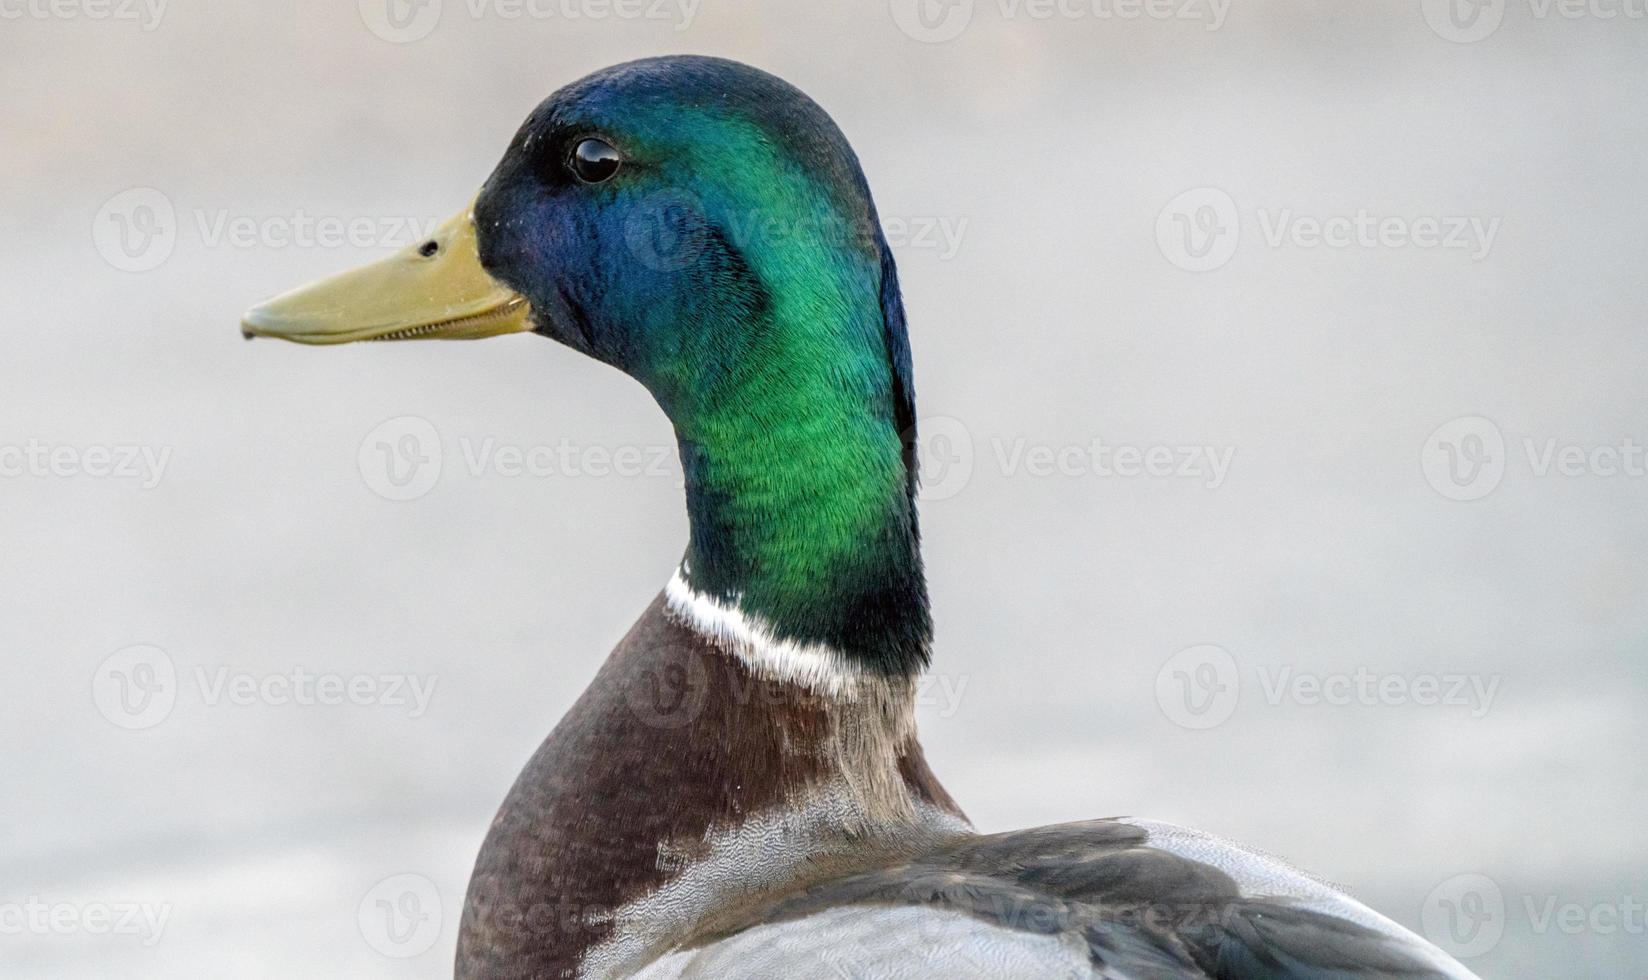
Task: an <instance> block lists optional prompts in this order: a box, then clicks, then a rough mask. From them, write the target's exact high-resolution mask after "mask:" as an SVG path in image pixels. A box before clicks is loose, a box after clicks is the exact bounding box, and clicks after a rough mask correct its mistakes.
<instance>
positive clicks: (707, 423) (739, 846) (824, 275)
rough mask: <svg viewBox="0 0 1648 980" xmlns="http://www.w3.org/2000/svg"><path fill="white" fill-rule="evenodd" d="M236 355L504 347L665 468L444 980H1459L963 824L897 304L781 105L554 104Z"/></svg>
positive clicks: (1307, 886)
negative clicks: (524, 337) (628, 572)
mask: <svg viewBox="0 0 1648 980" xmlns="http://www.w3.org/2000/svg"><path fill="white" fill-rule="evenodd" d="M242 329H243V331H244V333H245V334H246V335H247V336H248V337H253V336H262V337H280V338H284V339H287V340H292V341H299V342H302V343H308V344H339V343H346V342H350V341H362V340H398V339H436V338H438V339H473V338H480V337H492V336H497V335H501V334H510V333H517V332H533V333H537V334H540V335H542V336H545V337H549V338H551V339H553V340H556V341H559V342H560V343H562V344H564V345H566V346H568V347H571V348H573V349H575V350H578V351H581V352H582V353H584V354H587V355H589V356H591V357H594V358H597V359H599V360H601V361H604V362H606V363H608V364H611V365H612V366H614V367H616V368H618V369H619V370H622V371H624V372H626V373H628V374H629V375H630V376H632V377H633V378H635V379H636V380H637V381H639V382H640V383H641V384H642V385H643V386H644V387H645V388H646V389H647V390H648V391H649V392H651V394H652V395H653V397H654V398H655V399H656V400H657V402H658V404H659V406H660V407H662V408H663V410H664V412H665V413H666V414H667V415H668V417H669V420H670V422H671V423H672V424H673V426H674V429H675V433H676V435H677V438H678V441H679V446H680V453H681V459H682V463H683V467H684V471H685V474H686V504H687V511H688V515H689V518H690V524H691V532H690V536H689V540H688V542H687V546H686V552H685V556H684V558H683V559H682V561H681V563H680V566H679V568H678V569H677V570H676V571H675V573H674V575H673V577H672V578H671V579H670V580H669V582H668V583H667V584H666V585H665V586H664V588H663V591H662V592H661V594H660V595H659V596H658V598H657V599H656V600H655V601H654V602H653V603H652V604H651V606H650V607H649V608H648V609H647V610H646V611H645V612H644V613H642V614H641V618H640V620H639V621H638V622H637V623H636V624H635V625H634V627H633V628H632V629H631V630H630V632H629V634H628V635H627V636H626V637H625V639H624V640H623V641H622V642H621V643H619V645H618V647H617V649H616V650H614V651H613V653H612V654H611V656H610V657H609V658H608V660H607V661H606V664H605V666H603V667H602V668H601V670H600V672H599V674H598V675H597V676H596V677H595V679H594V681H593V682H592V683H591V684H590V686H589V688H588V690H586V691H585V692H584V694H583V695H582V697H581V698H580V699H579V700H578V702H577V703H576V705H575V706H574V707H573V708H572V710H571V711H570V712H568V714H567V715H566V717H565V718H563V719H562V720H561V722H560V724H559V725H557V726H556V728H555V729H554V731H553V732H552V733H551V734H550V735H549V737H548V739H547V740H546V741H545V742H544V743H543V746H542V747H541V748H540V749H539V750H538V752H537V753H536V755H534V756H533V758H532V760H531V761H530V763H528V765H527V767H526V769H525V771H524V772H522V773H521V775H520V777H519V779H518V781H517V782H516V784H515V786H514V788H513V789H512V790H511V791H510V793H509V796H508V798H507V799H505V801H504V803H503V806H502V809H501V810H500V811H499V812H498V816H497V819H496V820H495V821H494V823H493V825H492V828H491V832H490V833H489V834H488V836H487V838H486V841H485V843H484V845H483V846H482V847H481V850H480V855H479V857H478V859H477V861H476V864H475V871H474V876H473V878H472V880H471V882H470V886H469V892H468V897H467V901H466V904H465V907H464V911H463V917H462V924H461V927H460V930H459V937H458V954H457V976H459V977H461V978H489V980H515V978H520V980H525V978H545V977H569V978H581V980H597V978H601V980H606V978H619V977H636V978H646V980H666V978H677V980H685V978H715V980H741V978H742V980H757V978H759V980H778V978H783V980H795V978H823V977H856V978H887V980H894V978H898V980H904V978H943V980H966V978H991V980H1003V978H1037V980H1042V978H1049V977H1068V978H1101V977H1102V978H1117V980H1120V978H1128V980H1147V978H1149V980H1160V978H1203V980H1205V978H1230V980H1257V978H1281V977H1293V978H1329V977H1334V978H1352V977H1356V978H1375V977H1380V978H1398V977H1400V978H1467V977H1471V974H1470V973H1469V972H1468V971H1467V970H1465V969H1464V968H1463V967H1461V966H1460V965H1458V964H1457V963H1455V962H1454V961H1453V960H1452V959H1450V958H1449V957H1447V956H1446V955H1444V954H1443V953H1442V952H1440V951H1439V950H1438V949H1436V948H1435V947H1433V946H1431V945H1430V944H1429V943H1427V942H1425V941H1424V940H1422V939H1420V938H1419V937H1417V936H1415V935H1413V934H1412V933H1410V932H1408V931H1406V930H1404V929H1402V928H1400V927H1399V926H1397V925H1396V924H1394V923H1393V922H1391V921H1390V920H1388V919H1386V918H1384V917H1383V916H1381V915H1379V914H1378V913H1375V912H1373V911H1371V910H1370V909H1368V908H1366V907H1364V906H1363V905H1361V904H1358V903H1357V902H1355V901H1353V900H1351V899H1350V898H1348V897H1346V896H1344V895H1342V894H1340V893H1338V892H1337V891H1335V890H1333V889H1332V888H1330V887H1328V886H1326V885H1324V884H1321V883H1319V882H1318V881H1317V880H1316V879H1314V878H1311V877H1309V876H1307V875H1305V874H1303V873H1301V872H1298V871H1296V870H1294V869H1293V868H1291V867H1289V866H1287V865H1285V864H1283V863H1282V862H1280V861H1277V860H1275V859H1272V858H1269V857H1266V856H1263V855H1260V854H1257V853H1254V852H1252V851H1249V850H1245V849H1243V848H1241V847H1238V846H1236V845H1233V844H1230V843H1227V842H1224V841H1222V840H1218V839H1216V838H1213V837H1211V836H1208V835H1205V834H1201V833H1197V832H1195V831H1190V830H1183V829H1179V828H1176V827H1172V826H1167V825H1164V824H1160V823H1154V822H1150V821H1145V820H1137V819H1129V818H1117V819H1106V820H1093V821H1087V822H1083V823H1071V824H1063V825H1060V826H1052V827H1041V828H1037V829H1033V830H1022V831H1016V832H1011V833H1000V834H980V833H977V832H976V831H975V830H974V828H973V827H972V826H971V824H970V823H969V822H968V820H967V818H966V816H965V815H964V814H963V811H962V809H961V808H960V807H959V806H958V805H957V803H956V801H955V800H954V799H952V798H951V796H950V794H949V793H947V792H946V791H945V789H944V787H943V786H942V785H941V784H940V782H939V780H938V779H937V778H936V777H935V776H934V774H933V772H932V770H931V769H930V768H929V767H928V765H927V762H926V761H925V759H924V758H923V755H922V748H921V744H920V743H919V742H918V741H917V738H916V726H915V722H914V719H913V702H914V696H913V695H914V690H915V683H916V679H917V677H918V676H919V675H920V674H921V672H922V671H923V670H924V669H925V668H926V667H927V666H928V661H929V656H930V649H931V638H932V623H931V618H930V616H929V611H928V600H927V589H926V585H925V581H924V576H923V570H922V559H921V549H920V534H919V532H918V528H917V521H916V505H915V493H916V489H917V474H916V469H917V454H916V452H915V450H914V446H915V442H914V438H915V420H916V412H915V393H914V388H913V386H912V384H911V366H910V345H909V340H908V337H907V334H906V331H905V312H904V306H903V302H902V300H901V298H900V292H899V284H898V274H897V271H896V269H895V267H894V263H893V257H892V254H891V253H890V252H889V250H888V247H887V244H886V241H885V240H884V238H883V236H882V233H881V229H880V224H879V222H878V219H877V216H876V209H875V205H874V203H873V202H872V200H871V196H870V190H869V187H868V185H867V184H866V182H865V178H864V176H863V173H862V172H861V170H860V168H859V164H858V160H857V158H856V157H855V155H854V153H853V151H852V149H851V148H850V147H849V146H848V144H847V141H846V139H845V138H844V137H843V136H842V134H841V132H840V130H839V129H837V127H836V125H835V123H834V122H833V121H832V120H831V119H830V117H829V116H828V115H827V114H826V113H825V112H824V110H823V109H821V108H820V107H819V106H818V105H817V104H815V103H814V102H813V101H812V100H811V99H809V98H808V97H807V96H805V95H804V94H802V93H801V92H800V91H798V90H797V89H795V88H793V87H792V86H790V85H789V84H787V83H786V82H784V81H782V80H780V79H778V78H776V77H774V76H772V75H769V74H766V73H765V72H761V71H758V70H756V69H753V68H750V67H747V66H745V65H741V64H737V63H735V62H730V61H724V60H719V59H714V58H701V57H672V58H657V59H650V60H645V61H637V62H633V63H630V64H624V65H619V66H617V67H613V68H609V69H606V70H604V71H600V72H597V73H595V74H593V75H590V76H589V77H587V78H585V79H583V80H581V81H578V82H575V83H573V84H572V85H569V86H568V87H566V88H563V89H561V90H560V91H559V92H556V93H555V94H554V95H552V96H550V97H549V99H547V100H546V101H545V102H544V103H543V104H542V105H540V106H539V107H538V108H537V110H536V111H534V112H533V113H532V115H531V116H530V117H529V118H528V119H527V121H526V123H525V124H524V125H523V126H522V127H521V129H520V131H519V132H518V133H517V134H516V136H515V138H514V141H513V142H512V143H511V144H510V145H509V148H508V151H507V152H506V153H505V154H504V157H503V161H502V162H501V163H500V164H499V165H498V167H497V169H496V170H495V171H494V172H493V174H492V176H491V177H490V179H488V180H487V182H486V184H485V185H484V186H483V187H482V189H481V191H480V193H479V195H478V196H477V197H476V198H475V199H474V201H473V202H472V203H471V205H470V206H469V207H468V208H465V209H464V210H463V211H462V212H461V213H460V214H459V215H458V216H457V217H455V218H453V219H452V220H451V221H449V222H447V223H446V224H445V225H444V226H442V227H441V228H440V230H439V231H438V233H437V234H436V235H435V236H434V237H432V238H431V239H429V240H428V241H426V242H422V243H420V244H418V245H416V246H414V247H412V248H409V249H407V250H406V251H405V252H402V253H400V254H396V255H394V256H392V257H390V258H388V259H386V260H384V261H383V262H381V263H379V264H376V265H373V266H369V267H367V268H364V269H359V270H356V271H353V272H348V273H344V274H343V275H340V276H337V277H334V278H332V279H329V280H325V281H322V282H320V283H317V284H315V285H313V286H309V287H307V288H304V289H300V290H297V291H295V292H292V293H288V294H286V295H284V296H281V297H279V298H276V299H274V300H271V301H269V302H268V303H265V304H264V305H261V306H258V307H256V308H255V309H253V310H251V311H250V312H249V313H247V314H246V316H245V319H244V322H243V324H242Z"/></svg>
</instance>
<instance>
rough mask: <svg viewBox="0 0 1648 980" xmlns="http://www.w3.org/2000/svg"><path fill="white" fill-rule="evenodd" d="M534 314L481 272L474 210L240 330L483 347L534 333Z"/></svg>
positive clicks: (264, 308) (288, 297)
mask: <svg viewBox="0 0 1648 980" xmlns="http://www.w3.org/2000/svg"><path fill="white" fill-rule="evenodd" d="M530 313H531V307H530V306H529V305H528V303H527V301H526V298H525V297H523V296H521V295H520V294H519V293H517V292H515V291H514V290H512V289H510V288H509V287H507V286H505V285H503V284H502V283H500V282H498V281H497V280H496V279H493V278H492V276H490V275H489V274H487V271H486V270H485V269H484V268H482V267H481V257H480V249H479V247H478V245H477V244H476V240H475V216H474V209H473V205H472V206H471V207H469V208H465V209H464V210H463V212H462V213H461V214H459V215H458V216H456V217H454V218H452V219H450V220H449V221H447V222H446V223H444V224H442V225H441V226H440V228H439V229H437V230H436V232H435V234H434V237H432V238H430V239H428V240H426V241H422V242H419V243H418V244H416V245H413V246H410V247H408V248H406V249H403V250H402V251H399V252H396V253H395V254H394V255H391V256H390V257H388V258H386V259H384V260H382V261H380V262H374V263H372V264H371V265H368V266H362V267H361V268H359V269H352V270H350V271H349V272H344V273H341V274H339V275H335V276H332V277H330V278H328V279H322V280H321V281H319V282H316V283H311V284H310V285H307V286H303V287H301V288H298V289H294V290H292V291H291V292H289V293H285V294H283V295H280V296H277V297H275V298H274V299H272V300H269V301H268V302H266V303H263V304H261V305H259V306H256V307H253V308H252V309H250V310H248V311H247V312H246V315H245V317H244V318H243V319H242V320H241V327H240V329H241V333H243V334H245V335H246V337H247V339H251V338H252V337H279V338H281V339H282V340H291V341H295V342H297V343H300V344H348V343H352V342H354V341H357V340H479V339H481V338H483V337H497V336H499V335H501V334H506V333H523V332H525V331H528V330H531V329H532V325H531V323H530V322H529V315H530Z"/></svg>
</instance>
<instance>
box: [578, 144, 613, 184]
mask: <svg viewBox="0 0 1648 980" xmlns="http://www.w3.org/2000/svg"><path fill="white" fill-rule="evenodd" d="M623 162H624V161H623V158H622V157H620V156H619V155H618V151H617V150H615V149H613V148H612V144H610V143H608V142H606V141H605V140H597V139H588V140H584V141H583V142H582V143H579V144H578V146H577V148H576V149H574V150H573V151H572V172H573V173H575V174H577V175H578V179H579V180H581V181H583V182H584V183H586V184H599V183H601V182H602V181H604V180H609V179H611V177H612V175H613V174H615V173H617V172H618V167H619V165H620V164H622V163H623Z"/></svg>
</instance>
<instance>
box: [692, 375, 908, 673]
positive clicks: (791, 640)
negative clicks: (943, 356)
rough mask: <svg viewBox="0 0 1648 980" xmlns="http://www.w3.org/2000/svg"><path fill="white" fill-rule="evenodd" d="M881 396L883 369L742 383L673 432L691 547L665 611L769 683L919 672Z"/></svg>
mask: <svg viewBox="0 0 1648 980" xmlns="http://www.w3.org/2000/svg"><path fill="white" fill-rule="evenodd" d="M768 363H779V364H795V363H796V361H795V360H794V359H786V358H784V357H777V358H774V359H773V360H770V361H768ZM894 384H895V382H894V380H893V378H892V376H891V372H890V371H888V369H887V368H886V366H885V358H884V357H883V358H882V364H881V365H880V366H879V367H877V366H876V365H874V364H866V365H864V366H863V368H862V370H858V371H855V370H854V366H853V363H852V361H851V360H850V359H846V358H825V359H823V360H821V361H820V362H819V367H818V369H817V370H808V369H806V368H805V367H801V368H792V369H790V370H780V371H769V372H766V373H764V374H763V375H762V376H760V377H757V378H751V379H745V381H744V383H743V384H741V385H740V386H739V388H738V390H737V392H736V395H735V396H734V397H731V398H727V399H724V400H721V401H719V402H717V403H716V404H714V405H712V406H711V407H709V408H708V409H707V410H704V411H701V412H700V413H697V414H696V415H695V417H694V418H693V420H692V421H691V423H690V424H687V425H682V424H680V423H677V426H676V429H677V436H678V438H679V442H680V451H681V460H682V464H683V469H684V472H685V476H686V497H687V513H688V516H689V520H690V522H691V538H690V542H689V545H688V547H687V552H686V558H685V561H684V562H683V564H682V567H681V571H680V573H679V574H678V575H677V579H676V582H675V583H674V584H673V586H672V590H671V599H672V605H673V606H674V607H675V610H676V611H677V612H678V613H683V614H685V615H686V618H687V619H688V620H689V621H691V622H692V623H693V624H694V625H697V626H700V627H702V628H703V629H704V630H705V631H706V632H708V633H710V634H711V635H712V636H714V637H717V638H720V639H723V640H730V641H732V642H733V643H735V644H737V645H739V646H740V647H741V648H742V649H741V652H745V653H749V654H751V655H752V656H754V657H756V658H757V659H763V658H764V660H765V664H764V666H766V667H767V668H769V669H770V671H771V672H773V673H776V674H778V675H780V679H792V680H793V679H799V680H802V681H804V682H805V681H807V680H808V679H809V677H810V678H811V680H813V681H818V680H820V679H824V680H826V681H831V680H832V679H834V677H835V675H841V676H847V677H851V676H865V675H868V676H876V677H882V678H886V677H910V676H913V675H915V674H916V673H918V672H919V671H920V670H921V669H922V668H924V667H925V666H926V663H927V659H928V648H929V644H930V640H931V622H930V617H929V613H928V601H927V589H926V582H925V578H924V575H923V571H922V564H921V545H920V533H919V529H918V526H917V518H916V509H915V503H914V500H913V475H912V473H911V467H912V466H913V460H910V459H908V458H907V450H906V443H905V438H906V433H905V432H903V431H901V427H900V425H899V424H898V420H899V417H900V414H901V413H900V412H899V411H898V410H896V408H895V405H894V402H895V400H896V399H897V398H898V395H897V393H896V392H895V391H894ZM797 671H799V672H800V673H801V674H803V675H806V676H801V677H796V676H790V675H792V674H795V673H796V672H797Z"/></svg>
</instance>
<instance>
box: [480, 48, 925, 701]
mask: <svg viewBox="0 0 1648 980" xmlns="http://www.w3.org/2000/svg"><path fill="white" fill-rule="evenodd" d="M591 136H598V137H599V138H600V139H602V140H604V141H606V142H607V143H610V144H611V145H612V146H613V147H616V148H617V150H618V151H619V153H620V154H621V155H622V157H623V160H624V163H623V166H622V169H621V170H620V171H619V172H618V173H617V175H616V176H615V177H613V178H612V179H611V180H610V181H607V182H604V183H601V184H598V185H591V184H585V183H581V182H579V181H578V180H576V179H574V178H572V177H571V175H569V174H568V173H567V171H566V168H565V167H564V166H563V165H562V161H563V160H564V158H565V154H566V153H567V152H568V151H567V147H568V146H569V145H572V144H575V143H576V141H578V140H581V139H585V138H588V137H591ZM476 216H477V225H478V228H479V231H480V235H481V243H482V252H483V259H484V260H485V261H486V263H487V265H488V268H490V269H491V270H492V271H493V273H494V274H495V275H497V276H498V277H499V278H500V279H503V280H504V281H506V282H508V283H510V284H511V285H512V286H514V287H515V288H516V289H518V290H520V291H521V292H523V293H525V294H526V295H527V296H528V298H529V299H530V300H531V301H532V303H533V307H534V309H535V311H536V313H537V317H538V325H539V329H540V331H541V332H544V333H546V334H549V335H550V336H553V337H555V338H556V339H559V340H562V341H563V342H565V343H567V344H569V345H571V346H573V347H576V348H578V349H580V350H583V351H585V352H586V353H589V354H591V355H593V356H595V357H598V358H600V359H602V360H605V361H607V362H609V363H612V364H614V365H615V366H617V367H619V368H621V369H623V370H624V371H626V372H628V373H629V374H631V375H632V376H634V377H635V378H636V379H637V380H639V381H640V382H641V383H642V384H644V385H645V386H646V387H647V388H648V390H649V391H651V392H652V394H653V395H654V397H655V398H656V399H657V400H658V402H659V404H660V405H661V406H662V407H663V408H664V410H665V411H666V412H667V413H668V415H669V417H670V419H671V421H672V422H673V423H674V426H675V430H676V434H677V437H678V439H679V442H680V448H681V456H682V462H683V465H684V467H685V472H686V476H687V507H688V512H689V516H690V518H691V526H692V530H691V540H690V543H689V546H688V549H687V554H686V562H685V574H686V577H687V580H688V583H689V584H690V585H691V587H692V588H693V589H694V590H695V591H697V592H699V593H701V594H703V595H705V596H707V597H710V598H713V599H716V600H719V601H720V602H722V603H723V604H728V605H736V606H737V607H738V608H739V609H740V610H741V611H742V612H743V613H744V614H745V615H747V616H753V617H759V619H760V620H761V621H762V622H763V623H764V624H765V626H766V627H767V628H768V629H770V630H771V631H772V632H773V633H775V634H776V635H777V636H779V637H780V638H783V639H787V640H794V641H800V642H805V643H817V644H823V645H826V646H829V647H831V648H834V649H835V650H837V651H839V652H840V653H841V654H843V655H844V656H845V657H847V658H848V659H849V660H850V661H852V662H853V663H855V664H857V665H859V666H860V667H863V668H866V669H870V670H873V671H876V672H879V673H884V674H892V675H898V674H908V673H913V672H914V671H916V670H918V669H920V668H921V667H922V666H924V665H925V663H926V658H927V651H928V645H929V641H930V633H931V627H930V622H929V616H928V610H927V597H926V588H925V584H924V581H923V575H922V569H921V559H920V545H919V534H918V530H917V524H916V513H915V506H914V501H913V492H914V486H915V459H914V456H913V453H912V452H911V448H910V447H911V445H912V440H913V438H914V401H913V393H912V386H911V379H910V375H911V370H910V353H909V345H908V339H907V337H906V332H905V322H904V312H903V307H902V303H901V300H900V298H899V289H898V282H897V275H896V272H895V270H894V265H893V261H892V258H891V256H890V254H889V252H888V250H887V246H886V243H885V241H884V239H883V238H882V235H881V233H880V229H879V225H878V222H877V218H876V213H875V207H874V204H873V203H872V201H871V198H870V193H869V190H868V187H867V186H866V185H865V182H864V179H863V176H862V174H861V173H860V171H859V167H858V162H857V160H856V158H855V157H854V155H853V153H852V150H851V149H850V147H848V145H847V143H846V141H845V139H844V138H843V137H842V136H841V134H840V132H839V131H838V130H837V129H836V127H835V125H834V123H833V122H831V121H830V119H829V117H828V116H827V115H826V114H825V113H824V112H823V110H822V109H820V108H818V106H816V105H815V104H814V103H812V102H811V101H810V100H809V99H807V98H806V97H805V96H804V95H802V94H801V93H800V92H799V91H797V90H795V89H794V88H792V87H790V86H789V85H787V84H786V83H784V82H782V81H780V80H778V79H776V78H773V77H772V76H770V75H766V74H764V73H761V72H758V71H755V70H754V69H750V68H747V67H745V66H742V65H736V64H734V63H732V62H723V61H718V60H715V59H701V58H672V59H658V60H653V61H648V62H638V63H635V64H633V65H626V66H620V67H618V68H616V69H611V70H609V71H607V72H602V73H600V74H598V75H595V76H591V78H589V79H585V80H584V81H582V82H579V83H577V84H576V85H574V86H572V87H570V88H568V89H566V90H563V91H562V92H560V93H557V94H556V95H555V96H552V97H551V98H550V100H549V101H547V102H546V103H545V104H544V105H543V106H541V107H540V108H539V110H538V111H537V112H536V113H534V115H533V117H532V118H531V119H529V120H528V122H527V124H526V126H525V127H523V129H522V131H521V134H520V135H519V136H517V138H516V141H515V143H514V145H512V147H511V149H510V153H509V154H508V155H507V156H506V157H505V160H504V162H503V163H502V164H500V165H499V168H498V170H497V172H496V173H495V174H494V175H493V177H492V179H491V181H489V182H488V185H487V187H486V189H485V190H484V191H483V194H482V197H481V199H480V201H479V202H478V204H477V208H476Z"/></svg>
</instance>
